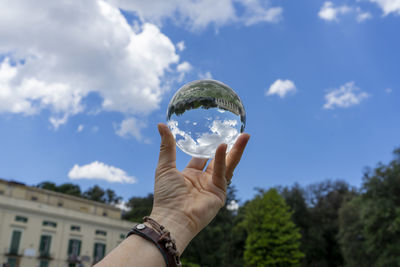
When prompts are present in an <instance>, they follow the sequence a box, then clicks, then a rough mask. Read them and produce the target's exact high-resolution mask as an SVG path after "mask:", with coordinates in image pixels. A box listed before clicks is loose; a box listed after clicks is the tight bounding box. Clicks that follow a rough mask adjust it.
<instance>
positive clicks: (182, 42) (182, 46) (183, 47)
mask: <svg viewBox="0 0 400 267" xmlns="http://www.w3.org/2000/svg"><path fill="white" fill-rule="evenodd" d="M176 48H178V50H179V51H183V50H185V48H186V46H185V42H184V41H180V42H179V43H177V44H176Z"/></svg>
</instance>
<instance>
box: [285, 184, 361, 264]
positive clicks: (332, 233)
mask: <svg viewBox="0 0 400 267" xmlns="http://www.w3.org/2000/svg"><path fill="white" fill-rule="evenodd" d="M281 193H282V195H283V196H284V198H285V200H286V203H287V204H288V205H289V206H290V207H291V210H292V211H293V214H292V218H293V221H294V223H295V224H296V225H297V226H298V227H299V228H300V233H301V235H302V238H301V246H300V248H301V251H302V252H303V253H304V254H305V255H306V257H305V258H304V259H303V261H302V265H303V266H321V267H324V266H326V267H329V266H332V267H333V266H341V265H343V256H342V253H341V250H340V245H339V242H338V238H337V235H338V233H339V222H338V217H339V215H338V212H339V209H340V207H341V206H342V205H343V203H345V202H346V201H347V199H349V198H350V197H351V196H353V195H355V194H356V192H355V190H354V188H352V187H350V186H349V185H348V184H347V183H346V182H344V181H341V180H337V181H329V180H327V181H324V182H321V183H316V184H312V185H309V186H308V187H306V188H303V187H301V186H300V185H298V184H295V185H294V186H292V187H284V188H283V189H281Z"/></svg>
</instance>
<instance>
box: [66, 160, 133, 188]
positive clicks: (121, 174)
mask: <svg viewBox="0 0 400 267" xmlns="http://www.w3.org/2000/svg"><path fill="white" fill-rule="evenodd" d="M68 177H69V178H70V179H72V180H77V179H97V180H105V181H107V182H110V183H129V184H133V183H136V178H135V177H133V176H129V175H128V174H127V173H126V172H125V171H124V170H121V169H119V168H116V167H114V166H110V165H107V164H104V163H103V162H99V161H94V162H92V163H90V164H87V165H82V166H79V165H78V164H75V165H74V167H73V168H72V169H71V170H70V171H69V173H68Z"/></svg>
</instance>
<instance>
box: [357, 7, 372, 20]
mask: <svg viewBox="0 0 400 267" xmlns="http://www.w3.org/2000/svg"><path fill="white" fill-rule="evenodd" d="M357 10H358V11H357V12H358V13H357V17H356V20H357V22H363V21H365V20H367V19H371V18H372V14H371V13H369V12H362V11H360V9H358V8H357Z"/></svg>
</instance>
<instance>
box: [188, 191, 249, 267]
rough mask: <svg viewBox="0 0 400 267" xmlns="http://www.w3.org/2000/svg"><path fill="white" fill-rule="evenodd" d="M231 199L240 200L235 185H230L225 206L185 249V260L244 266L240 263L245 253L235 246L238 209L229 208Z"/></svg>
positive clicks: (209, 266)
mask: <svg viewBox="0 0 400 267" xmlns="http://www.w3.org/2000/svg"><path fill="white" fill-rule="evenodd" d="M231 201H236V202H238V200H237V198H236V189H235V187H233V186H229V187H228V191H227V199H226V203H225V206H224V207H222V208H221V210H220V211H219V212H218V214H217V216H216V217H215V218H214V219H213V220H212V221H211V223H210V224H209V225H208V226H207V227H206V228H204V229H203V230H202V231H201V232H200V233H199V234H198V235H197V236H196V237H195V238H194V239H193V240H192V242H190V244H189V246H188V247H187V248H186V249H185V251H184V254H183V256H182V258H183V259H184V260H186V261H188V262H195V263H197V264H199V266H202V267H214V266H221V267H223V266H227V267H228V266H229V267H235V266H243V265H242V264H240V262H241V260H242V256H243V254H240V253H238V251H237V250H235V247H234V246H233V242H234V239H235V238H236V236H235V233H234V231H233V228H234V225H235V212H236V211H234V210H231V209H229V208H228V205H229V203H231Z"/></svg>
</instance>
